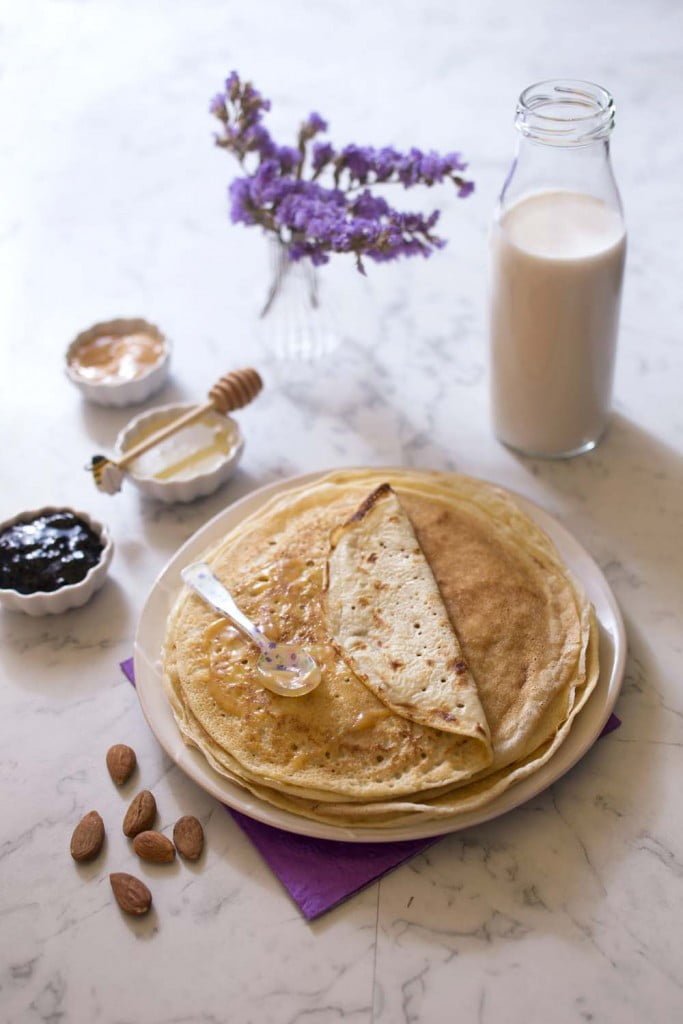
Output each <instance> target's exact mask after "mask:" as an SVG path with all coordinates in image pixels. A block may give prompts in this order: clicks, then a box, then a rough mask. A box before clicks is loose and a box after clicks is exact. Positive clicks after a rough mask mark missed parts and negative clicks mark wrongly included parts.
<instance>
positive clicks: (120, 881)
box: [109, 871, 152, 917]
mask: <svg viewBox="0 0 683 1024" xmlns="http://www.w3.org/2000/svg"><path fill="white" fill-rule="evenodd" d="M109 881H110V882H111V887H112V889H113V892H114V898H115V899H116V902H117V903H118V905H119V906H120V907H121V910H123V911H125V913H126V914H136V915H137V916H138V917H139V916H140V915H141V914H146V913H147V911H148V910H149V908H150V907H151V906H152V894H151V892H150V891H149V889H148V888H147V886H146V885H145V883H144V882H141V881H140V879H139V878H136V877H135V876H134V875H127V874H126V873H125V871H118V872H116V873H115V874H113V875H110V876H109Z"/></svg>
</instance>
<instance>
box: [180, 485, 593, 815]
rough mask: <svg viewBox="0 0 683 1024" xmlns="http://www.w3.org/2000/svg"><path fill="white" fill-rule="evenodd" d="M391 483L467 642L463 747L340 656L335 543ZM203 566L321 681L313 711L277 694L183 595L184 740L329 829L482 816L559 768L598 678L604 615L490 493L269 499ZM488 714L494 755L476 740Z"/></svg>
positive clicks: (345, 489)
mask: <svg viewBox="0 0 683 1024" xmlns="http://www.w3.org/2000/svg"><path fill="white" fill-rule="evenodd" d="M383 484H390V485H391V486H392V487H393V489H394V490H395V492H396V495H397V496H398V500H399V501H400V506H401V508H402V510H403V511H404V512H405V514H406V515H407V516H408V518H409V520H410V524H412V526H411V529H413V530H414V533H415V536H416V539H417V542H418V544H417V547H419V549H420V551H421V552H422V553H423V557H424V558H425V559H426V563H427V566H428V568H429V572H430V574H432V575H433V579H434V580H435V581H436V583H437V584H438V589H439V591H440V598H441V607H444V606H445V610H446V611H447V613H448V619H449V620H450V629H448V628H447V627H448V625H449V623H447V622H445V621H443V622H442V626H443V629H442V630H441V631H440V637H441V638H443V636H444V635H446V636H447V637H450V640H448V641H447V642H454V643H459V646H460V648H461V651H462V656H463V657H462V660H463V661H464V662H465V663H466V665H467V666H469V669H470V670H471V678H470V677H469V676H468V687H469V686H470V682H471V685H472V689H471V690H469V689H468V693H470V695H471V701H470V703H469V705H468V707H467V709H458V710H459V711H461V712H462V711H464V710H467V714H466V715H465V728H464V729H461V731H460V732H459V733H457V734H452V733H448V732H446V731H444V730H443V729H435V728H432V727H431V726H429V725H424V724H422V723H420V722H417V721H414V720H412V719H411V718H408V717H406V714H410V713H412V711H413V710H414V709H411V708H410V707H408V708H403V709H402V711H403V713H402V714H400V715H399V714H396V713H395V711H394V710H393V708H392V707H390V706H389V703H388V702H386V696H385V702H383V701H381V700H379V699H378V697H377V696H376V693H375V692H373V690H372V689H371V688H370V687H371V685H374V687H375V690H376V692H379V690H378V688H377V682H376V679H375V681H374V683H372V682H371V681H370V679H369V677H368V680H367V682H364V681H363V680H362V679H361V678H359V677H358V675H357V674H356V672H355V671H353V669H352V668H351V667H349V664H348V663H347V661H346V660H345V659H344V658H342V657H341V656H340V654H339V650H338V648H337V647H335V643H338V641H335V640H334V637H333V636H332V630H331V629H330V622H329V620H328V614H329V613H328V609H327V606H326V600H325V597H326V595H325V591H324V584H325V567H326V562H327V559H328V556H329V555H330V537H331V534H332V533H333V531H338V530H339V528H340V527H342V526H343V524H344V523H346V522H348V520H349V518H350V517H351V516H352V515H353V513H354V512H355V511H356V510H357V509H358V507H359V506H360V505H361V504H362V503H363V501H365V500H366V499H367V498H368V496H369V495H370V494H371V493H372V492H373V491H374V490H375V489H376V488H378V487H380V486H381V485H383ZM369 536H370V535H369ZM338 538H339V534H338V533H337V539H338ZM337 548H338V544H337V547H336V548H335V550H336V549H337ZM359 550H360V549H359ZM369 553H371V552H369ZM333 558H334V551H333V552H332V559H333ZM206 560H207V561H208V562H209V564H210V565H211V566H212V568H213V570H214V572H216V574H217V575H218V576H219V578H220V579H221V580H223V582H225V584H226V585H227V586H228V587H229V588H230V589H231V591H232V593H233V595H234V596H235V599H236V600H237V603H238V604H239V605H240V606H241V607H243V608H244V610H245V612H246V613H247V614H248V615H250V616H252V617H253V618H254V619H255V620H256V621H258V622H259V623H260V625H261V626H262V627H263V628H264V630H265V632H266V633H268V634H269V635H271V636H272V637H273V639H281V640H284V641H287V642H296V643H302V644H304V645H305V646H306V647H307V648H308V649H309V650H310V651H311V653H312V654H313V655H314V657H315V658H316V659H317V660H318V662H319V664H320V666H321V669H322V683H321V685H320V686H319V687H318V689H317V690H315V691H313V692H312V693H311V694H309V695H307V696H306V697H301V698H296V699H292V698H286V697H278V696H276V695H274V694H271V693H270V692H269V691H267V690H265V689H264V688H263V687H262V686H261V685H260V683H259V680H258V674H257V672H256V668H255V666H256V661H257V652H255V651H253V650H252V649H251V648H250V647H249V645H248V643H247V642H245V641H244V640H242V638H241V637H240V636H239V635H238V634H236V633H235V631H234V630H232V629H231V627H230V626H229V624H228V623H227V622H226V620H224V619H220V618H219V617H217V616H216V614H215V612H213V611H211V609H209V608H208V607H207V606H205V605H204V604H203V603H202V602H201V601H200V600H199V599H198V598H196V597H195V596H194V595H191V594H190V593H189V592H188V591H183V592H182V593H181V595H180V597H179V599H178V602H177V604H176V606H175V608H174V610H173V613H172V615H171V616H170V618H169V623H168V632H167V639H166V644H165V652H164V668H165V678H166V683H167V688H168V692H169V696H170V699H171V703H172V707H173V710H174V713H175V715H176V719H177V721H178V725H179V727H180V729H181V732H182V733H183V735H184V737H185V739H186V740H187V741H188V742H190V743H192V744H193V745H195V746H197V747H198V748H199V749H201V750H202V751H203V753H204V754H205V756H206V757H207V760H208V761H209V763H210V764H211V765H212V766H213V767H214V768H215V769H216V770H217V771H219V772H221V773H222V774H224V775H226V776H227V777H228V778H230V779H231V780H233V781H236V782H238V783H239V784H240V785H242V786H244V787H245V788H247V789H249V790H250V791H251V792H253V793H255V794H256V795H257V796H258V797H260V798H261V799H263V800H266V801H268V802H270V803H273V804H275V805H276V806H279V807H283V808H285V809H287V810H291V811H293V812H294V813H297V814H300V815H303V816H306V817H309V818H313V819H315V820H320V821H332V822H336V823H338V824H353V825H357V826H359V827H362V826H363V824H366V825H368V826H373V827H378V826H384V827H387V828H390V827H391V825H392V824H397V823H403V822H404V821H406V820H412V819H413V818H414V817H415V816H420V817H421V818H423V817H425V816H428V817H430V816H431V817H449V816H452V815H457V814H458V813H459V812H462V811H464V810H470V809H472V808H473V807H475V806H482V805H483V804H484V803H486V802H487V801H488V800H491V799H493V798H494V797H495V796H497V795H498V794H499V793H500V792H502V791H503V790H504V789H506V788H507V787H508V786H509V785H511V784H513V783H514V782H515V781H517V780H518V779H519V778H522V777H524V776H525V775H528V774H529V773H530V772H532V771H535V770H537V768H538V767H540V765H541V764H543V763H545V761H546V760H547V759H548V758H549V757H550V756H552V754H553V753H554V752H555V750H556V749H557V747H558V746H559V745H560V744H561V742H562V741H563V740H564V738H565V737H566V735H567V734H568V731H569V728H570V726H571V722H572V720H573V717H574V715H575V714H576V713H577V712H578V710H579V709H580V707H581V706H583V704H584V703H585V701H586V700H587V699H588V696H589V695H590V692H591V691H592V689H593V687H594V685H595V682H596V680H597V632H596V628H595V623H594V620H593V618H592V614H591V609H590V605H589V604H588V602H587V601H586V599H585V597H584V596H583V594H582V593H581V591H580V589H579V588H578V587H577V585H576V584H575V582H574V581H573V580H572V579H571V577H570V576H569V574H568V572H567V570H566V569H565V568H564V566H563V565H562V563H561V560H560V559H559V556H558V555H557V552H556V551H555V549H554V546H553V545H552V543H551V542H550V541H549V539H548V538H547V537H546V536H545V534H544V533H543V532H542V531H541V530H540V529H539V528H538V527H537V526H536V525H535V524H534V523H533V522H532V521H531V520H530V519H529V517H528V516H526V515H525V514H524V513H523V512H522V511H521V509H520V508H519V506H518V505H517V504H516V503H515V502H514V501H513V499H511V498H510V497H509V496H508V495H507V494H505V492H502V491H500V490H499V489H497V488H494V487H492V486H490V485H487V484H483V483H482V482H480V481H475V480H471V479H469V478H466V477H462V476H456V475H452V474H428V473H418V472H414V471H396V472H391V473H386V472H383V473H379V472H377V471H372V470H368V471H344V472H339V473H335V474H332V475H330V476H328V477H326V478H324V479H322V480H321V481H319V482H317V483H315V484H313V485H310V486H307V487H303V488H299V489H297V490H294V491H290V492H287V493H286V494H285V495H284V496H282V497H279V498H277V499H274V500H272V501H271V502H269V503H268V504H267V505H266V506H265V507H264V508H263V509H262V510H261V511H259V512H258V513H257V514H256V515H254V516H252V517H250V518H249V519H248V520H245V521H244V522H243V523H241V524H240V526H239V527H237V528H236V529H235V530H233V531H231V532H230V533H229V534H228V535H227V537H226V538H224V540H223V541H222V542H221V543H220V544H219V545H217V546H216V547H215V548H214V549H213V550H212V551H211V552H209V553H208V554H207V555H206ZM413 575H415V574H414V573H413ZM419 576H420V573H418V577H419ZM409 600H410V597H409V596H407V597H406V601H409ZM437 611H438V609H437ZM414 621H421V620H418V619H415V620H414ZM439 642H446V641H443V639H441V640H440V641H439ZM431 644H432V640H431V639H430V645H431ZM425 654H426V651H425ZM350 664H351V665H354V662H353V660H351V662H350ZM362 671H364V670H362ZM373 675H374V673H373ZM445 678H448V677H445ZM438 679H439V680H440V679H441V676H438ZM414 696H415V694H413V697H414ZM475 698H476V700H475ZM460 703H466V702H464V701H461V702H460ZM478 707H480V708H481V710H482V711H483V720H482V721H484V722H486V723H487V724H488V729H489V730H490V738H491V746H492V750H491V749H488V750H487V745H486V744H485V743H482V742H481V739H476V738H474V735H475V733H470V734H468V733H467V729H468V728H469V727H470V726H471V724H472V723H473V722H476V721H477V716H478V714H479V712H478V711H477V710H476V709H477V708H478ZM480 724H481V723H480ZM475 732H476V730H475Z"/></svg>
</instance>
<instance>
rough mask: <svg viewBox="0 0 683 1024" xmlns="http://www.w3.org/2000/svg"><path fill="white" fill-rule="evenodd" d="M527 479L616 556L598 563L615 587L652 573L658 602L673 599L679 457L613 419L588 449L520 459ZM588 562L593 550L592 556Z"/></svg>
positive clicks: (682, 524) (679, 549) (682, 506)
mask: <svg viewBox="0 0 683 1024" xmlns="http://www.w3.org/2000/svg"><path fill="white" fill-rule="evenodd" d="M517 458H518V460H519V461H520V462H521V463H522V464H524V465H526V466H527V467H528V468H529V469H530V470H531V472H532V474H533V475H534V476H535V477H536V478H537V479H539V480H541V481H542V482H543V484H544V485H545V486H547V487H548V488H549V489H550V490H551V491H553V492H556V493H557V494H558V495H559V496H560V497H561V498H563V499H568V500H570V501H573V502H574V503H575V505H576V507H577V509H578V510H579V511H580V514H583V515H584V516H586V517H587V518H588V519H589V520H590V527H591V531H592V532H595V533H597V534H599V535H600V536H602V537H603V538H606V540H607V542H608V543H609V547H610V548H611V549H612V550H613V551H615V552H618V556H617V555H615V556H612V557H609V558H607V559H601V567H602V569H603V572H604V573H605V575H606V576H607V578H608V580H609V581H610V583H611V584H612V585H614V586H615V589H618V588H619V586H620V585H621V586H623V587H628V588H632V589H639V588H641V587H642V586H644V585H645V584H650V583H651V581H652V577H653V576H654V575H655V574H656V584H657V588H656V589H657V596H658V601H659V602H660V603H662V602H663V603H666V602H667V601H669V602H670V604H671V606H672V607H673V606H675V605H676V604H677V603H679V602H680V600H681V587H680V581H681V576H682V575H683V545H681V543H680V540H681V536H683V453H680V452H677V451H675V450H674V449H672V448H669V447H668V446H667V445H665V444H663V443H662V442H661V441H660V440H659V439H658V438H656V437H654V436H653V435H652V434H649V433H648V432H647V431H645V430H643V429H642V427H639V426H638V425H637V424H636V423H633V422H632V421H631V420H629V419H627V417H625V416H623V415H621V414H619V413H616V414H614V416H613V418H612V423H611V425H610V428H609V431H608V433H607V435H606V437H605V439H604V440H603V442H602V444H600V445H599V446H598V447H597V448H596V449H595V450H594V451H592V452H589V453H588V454H587V455H582V456H580V457H578V458H576V459H572V460H569V461H559V462H555V461H547V460H541V459H525V458H523V457H522V456H517ZM593 554H594V556H595V557H598V556H597V555H596V552H595V551H594V552H593Z"/></svg>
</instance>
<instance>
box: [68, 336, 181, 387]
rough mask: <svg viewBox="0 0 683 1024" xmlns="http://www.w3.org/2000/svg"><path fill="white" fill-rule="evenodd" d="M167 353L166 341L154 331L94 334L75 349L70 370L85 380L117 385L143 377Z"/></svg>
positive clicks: (72, 352)
mask: <svg viewBox="0 0 683 1024" xmlns="http://www.w3.org/2000/svg"><path fill="white" fill-rule="evenodd" d="M164 353H165V343H164V340H163V338H162V337H161V335H160V334H159V333H158V332H155V331H154V330H153V329H149V330H144V329H138V330H131V331H130V332H127V333H121V334H118V333H103V334H93V335H92V336H90V337H85V338H83V339H82V340H81V341H80V342H79V343H78V344H77V345H75V346H74V348H73V350H72V351H71V352H70V353H69V367H70V368H71V370H72V371H73V372H75V373H76V374H78V376H79V377H81V378H82V379H83V380H88V381H92V382H93V383H98V384H102V383H105V382H108V383H118V382H122V381H128V380H136V379H137V378H139V377H142V376H144V374H146V373H147V372H148V371H149V370H151V369H152V367H154V366H156V365H157V364H158V363H159V362H160V360H161V359H162V358H163V356H164Z"/></svg>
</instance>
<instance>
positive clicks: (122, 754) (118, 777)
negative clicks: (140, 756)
mask: <svg viewBox="0 0 683 1024" xmlns="http://www.w3.org/2000/svg"><path fill="white" fill-rule="evenodd" d="M137 763H138V760H137V758H136V756H135V751H134V750H133V748H132V747H127V746H126V744H125V743H116V744H115V745H114V746H113V747H110V748H109V750H108V751H107V769H108V771H109V774H110V775H111V777H112V781H113V782H114V783H116V785H117V786H122V785H123V784H124V782H128V779H129V778H130V777H131V775H132V774H133V772H134V771H135V766H136V764H137Z"/></svg>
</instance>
